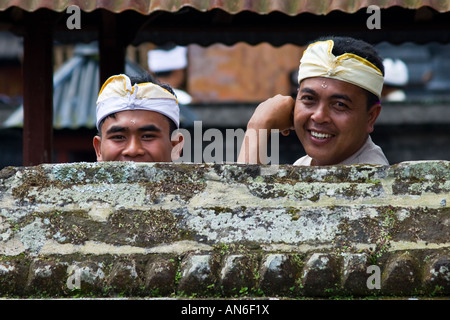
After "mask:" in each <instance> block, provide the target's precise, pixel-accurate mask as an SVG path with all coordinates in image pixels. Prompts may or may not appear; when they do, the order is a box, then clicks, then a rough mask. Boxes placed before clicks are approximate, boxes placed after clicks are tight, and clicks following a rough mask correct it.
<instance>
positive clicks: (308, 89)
mask: <svg viewBox="0 0 450 320" xmlns="http://www.w3.org/2000/svg"><path fill="white" fill-rule="evenodd" d="M300 92H302V93H310V94H313V95H317V92H316V91H315V90H313V89H311V88H308V87H306V88H303V89H302V90H300Z"/></svg>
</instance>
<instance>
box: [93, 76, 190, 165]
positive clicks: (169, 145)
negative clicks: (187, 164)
mask: <svg viewBox="0 0 450 320" xmlns="http://www.w3.org/2000/svg"><path fill="white" fill-rule="evenodd" d="M150 80H151V79H141V80H137V81H136V82H137V83H135V84H134V85H133V86H132V85H131V79H130V78H129V77H128V76H126V75H123V74H121V75H116V76H112V77H110V78H109V79H108V80H107V81H106V82H105V83H104V85H103V86H102V88H101V90H100V93H99V96H98V99H97V129H98V135H97V136H95V137H94V140H93V145H94V149H95V152H96V155H97V161H135V162H170V161H173V160H176V159H178V158H179V156H180V154H181V150H182V147H183V136H182V134H181V133H178V132H175V133H174V131H175V130H176V129H178V127H179V106H178V101H177V98H176V97H175V95H174V94H173V91H171V88H170V87H168V86H166V88H164V87H163V86H164V85H159V84H156V83H154V82H151V81H150Z"/></svg>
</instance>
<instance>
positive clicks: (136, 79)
mask: <svg viewBox="0 0 450 320" xmlns="http://www.w3.org/2000/svg"><path fill="white" fill-rule="evenodd" d="M129 78H130V81H131V85H134V84H135V83H147V82H151V83H154V84H156V85H158V86H160V87H161V88H163V89H166V90H167V91H169V92H170V93H171V94H173V95H174V96H175V97H176V94H175V92H174V91H173V88H172V87H171V86H170V85H169V84H167V83H162V82H160V81H158V80H157V79H155V78H154V77H153V76H152V75H151V74H149V73H143V74H140V75H133V76H129ZM165 117H166V119H167V120H168V121H169V136H172V133H173V132H174V131H175V130H176V129H177V125H176V124H175V122H174V121H173V120H172V119H170V118H169V117H167V116H165ZM107 118H113V119H115V118H116V112H115V113H111V114H109V115H107V116H106V117H104V118H103V119H102V121H100V123H99V124H98V133H97V135H98V136H100V137H101V136H102V125H103V123H104V122H105V120H106V119H107Z"/></svg>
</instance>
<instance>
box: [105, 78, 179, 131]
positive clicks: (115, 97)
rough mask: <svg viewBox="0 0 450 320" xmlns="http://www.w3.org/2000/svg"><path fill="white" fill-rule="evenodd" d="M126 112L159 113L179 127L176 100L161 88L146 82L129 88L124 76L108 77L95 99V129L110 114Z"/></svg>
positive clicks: (128, 81)
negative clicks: (145, 111)
mask: <svg viewBox="0 0 450 320" xmlns="http://www.w3.org/2000/svg"><path fill="white" fill-rule="evenodd" d="M126 110H148V111H155V112H158V113H161V114H163V115H165V116H166V117H168V118H169V119H171V120H172V121H173V122H174V123H175V124H176V126H177V127H179V125H180V120H179V119H180V108H179V106H178V101H177V98H176V97H175V96H174V95H173V94H171V93H170V92H169V91H167V90H165V89H164V88H162V87H161V86H159V85H157V84H154V83H151V82H147V83H140V84H135V85H134V86H131V80H130V78H129V77H128V76H126V75H124V74H120V75H116V76H112V77H110V78H109V79H108V80H106V82H105V83H104V84H103V86H102V88H101V90H100V93H99V95H98V99H97V129H99V124H100V122H101V121H102V120H103V119H104V118H105V117H107V116H108V115H110V114H113V113H116V112H119V111H126Z"/></svg>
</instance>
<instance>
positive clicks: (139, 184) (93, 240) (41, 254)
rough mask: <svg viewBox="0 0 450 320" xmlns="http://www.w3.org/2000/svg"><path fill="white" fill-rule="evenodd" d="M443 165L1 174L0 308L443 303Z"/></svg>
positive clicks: (53, 169) (449, 212)
mask: <svg viewBox="0 0 450 320" xmlns="http://www.w3.org/2000/svg"><path fill="white" fill-rule="evenodd" d="M449 201H450V163H449V162H448V161H416V162H405V163H400V164H397V165H394V166H372V165H354V166H330V167H295V166H290V165H282V166H258V165H240V164H176V163H174V164H172V163H169V164H162V163H153V164H151V163H146V164H138V163H131V162H104V163H71V164H53V165H49V164H46V165H39V166H35V167H8V168H5V169H3V170H2V171H0V297H79V296H88V297H111V296H127V297H180V296H182V297H184V296H189V297H192V296H194V297H247V296H251V297H255V296H258V297H259V296H263V297H264V296H278V297H294V298H296V297H332V296H352V297H365V296H384V295H390V296H392V295H394V296H448V295H449V294H450V208H449V204H448V203H449Z"/></svg>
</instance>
